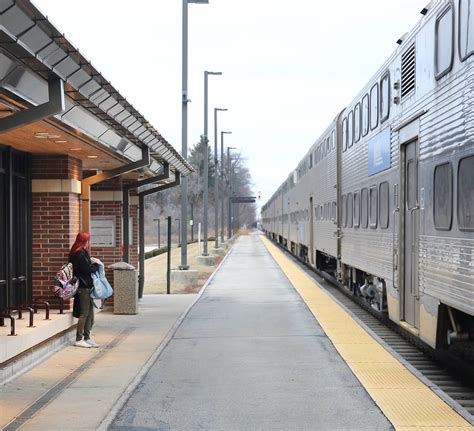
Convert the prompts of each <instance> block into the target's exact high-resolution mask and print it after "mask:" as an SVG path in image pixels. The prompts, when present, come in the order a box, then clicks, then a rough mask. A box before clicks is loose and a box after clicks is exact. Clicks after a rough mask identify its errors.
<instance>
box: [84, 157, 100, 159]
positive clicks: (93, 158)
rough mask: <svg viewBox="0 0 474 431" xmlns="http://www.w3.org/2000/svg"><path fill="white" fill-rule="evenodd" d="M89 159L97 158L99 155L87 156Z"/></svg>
mask: <svg viewBox="0 0 474 431" xmlns="http://www.w3.org/2000/svg"><path fill="white" fill-rule="evenodd" d="M87 157H88V158H89V159H97V158H99V156H87Z"/></svg>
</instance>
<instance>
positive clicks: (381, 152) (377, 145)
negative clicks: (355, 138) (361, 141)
mask: <svg viewBox="0 0 474 431" xmlns="http://www.w3.org/2000/svg"><path fill="white" fill-rule="evenodd" d="M390 144H391V142H390V127H387V128H386V129H385V130H383V131H382V132H380V133H379V134H378V135H376V136H374V137H373V138H372V139H371V140H370V141H369V143H368V150H369V163H368V164H369V177H370V176H371V175H375V174H378V173H379V172H382V171H386V170H387V169H390V166H391V160H390Z"/></svg>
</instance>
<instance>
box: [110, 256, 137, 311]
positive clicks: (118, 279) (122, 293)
mask: <svg viewBox="0 0 474 431" xmlns="http://www.w3.org/2000/svg"><path fill="white" fill-rule="evenodd" d="M109 268H111V269H112V270H113V271H114V314H138V274H137V270H136V269H135V267H134V266H132V265H130V264H128V263H126V262H117V263H114V264H113V265H110V266H109Z"/></svg>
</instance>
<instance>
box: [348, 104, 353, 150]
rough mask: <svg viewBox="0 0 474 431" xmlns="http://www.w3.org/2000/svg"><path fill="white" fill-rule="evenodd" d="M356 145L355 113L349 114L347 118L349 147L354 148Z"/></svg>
mask: <svg viewBox="0 0 474 431" xmlns="http://www.w3.org/2000/svg"><path fill="white" fill-rule="evenodd" d="M353 143H354V112H353V111H351V112H349V115H348V116H347V145H348V146H349V148H350V147H352V144H353Z"/></svg>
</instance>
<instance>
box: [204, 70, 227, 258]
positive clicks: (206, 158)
mask: <svg viewBox="0 0 474 431" xmlns="http://www.w3.org/2000/svg"><path fill="white" fill-rule="evenodd" d="M209 75H222V72H209V71H207V70H206V71H205V72H204V134H203V143H204V145H203V152H204V154H203V156H204V232H203V236H204V250H203V252H202V255H203V256H209V253H208V251H207V226H208V220H209V214H208V213H209V146H208V142H209V140H208V137H207V136H208V134H207V116H208V93H209V92H208V81H209Z"/></svg>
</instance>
